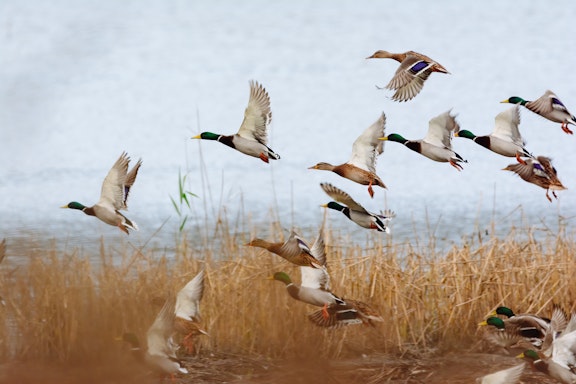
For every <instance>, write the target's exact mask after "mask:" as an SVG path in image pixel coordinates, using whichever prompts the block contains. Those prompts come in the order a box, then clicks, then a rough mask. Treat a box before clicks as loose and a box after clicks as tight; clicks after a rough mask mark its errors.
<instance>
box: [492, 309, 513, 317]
mask: <svg viewBox="0 0 576 384" xmlns="http://www.w3.org/2000/svg"><path fill="white" fill-rule="evenodd" d="M495 313H496V314H497V315H504V316H506V317H512V316H514V312H513V311H512V310H511V309H510V308H508V307H498V308H496V311H495Z"/></svg>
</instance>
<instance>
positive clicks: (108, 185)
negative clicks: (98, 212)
mask: <svg viewBox="0 0 576 384" xmlns="http://www.w3.org/2000/svg"><path fill="white" fill-rule="evenodd" d="M129 162H130V158H129V157H128V155H127V154H126V153H125V152H123V153H122V155H120V157H119V158H118V160H116V162H115V163H114V165H113V166H112V168H111V169H110V171H109V172H108V174H107V175H106V178H104V181H103V182H102V190H101V192H100V200H99V201H98V205H105V206H108V207H112V208H113V209H114V210H120V209H125V207H126V206H125V204H124V185H125V183H126V174H127V173H128V163H129Z"/></svg>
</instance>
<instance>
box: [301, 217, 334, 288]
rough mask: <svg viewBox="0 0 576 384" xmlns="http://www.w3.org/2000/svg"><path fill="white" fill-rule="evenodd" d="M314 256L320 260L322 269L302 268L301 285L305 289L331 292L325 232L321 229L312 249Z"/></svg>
mask: <svg viewBox="0 0 576 384" xmlns="http://www.w3.org/2000/svg"><path fill="white" fill-rule="evenodd" d="M311 253H312V256H314V257H315V258H316V260H318V263H319V264H320V265H321V266H322V267H321V268H312V267H300V273H301V280H302V281H301V285H302V286H303V287H309V288H315V289H322V290H325V291H330V275H329V274H328V269H327V267H328V266H327V261H326V245H325V244H324V230H323V228H320V232H319V233H318V237H317V238H316V241H315V242H314V245H312V248H311Z"/></svg>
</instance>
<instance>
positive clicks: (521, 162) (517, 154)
mask: <svg viewBox="0 0 576 384" xmlns="http://www.w3.org/2000/svg"><path fill="white" fill-rule="evenodd" d="M516 160H517V161H518V162H519V163H520V164H523V165H526V161H524V159H523V158H521V157H520V153H518V152H516Z"/></svg>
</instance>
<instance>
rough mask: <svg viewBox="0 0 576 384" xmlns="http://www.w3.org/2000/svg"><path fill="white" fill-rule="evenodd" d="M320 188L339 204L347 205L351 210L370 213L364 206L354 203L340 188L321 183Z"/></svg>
mask: <svg viewBox="0 0 576 384" xmlns="http://www.w3.org/2000/svg"><path fill="white" fill-rule="evenodd" d="M320 186H321V187H322V189H323V190H324V192H326V194H327V195H328V196H330V197H331V198H333V199H334V200H336V201H337V202H339V203H342V204H344V205H346V206H347V207H348V208H350V209H351V210H353V211H359V212H365V213H368V211H366V209H365V208H364V207H363V206H361V205H360V204H358V203H357V202H356V201H354V199H353V198H352V197H351V196H350V195H349V194H347V193H346V192H344V191H343V190H341V189H340V188H336V187H335V186H333V185H332V184H330V183H320Z"/></svg>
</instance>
